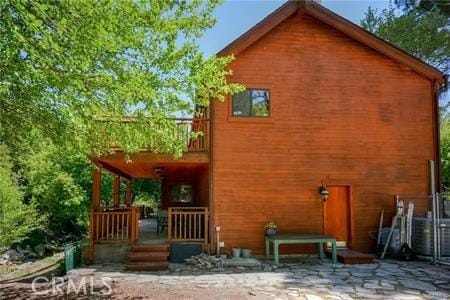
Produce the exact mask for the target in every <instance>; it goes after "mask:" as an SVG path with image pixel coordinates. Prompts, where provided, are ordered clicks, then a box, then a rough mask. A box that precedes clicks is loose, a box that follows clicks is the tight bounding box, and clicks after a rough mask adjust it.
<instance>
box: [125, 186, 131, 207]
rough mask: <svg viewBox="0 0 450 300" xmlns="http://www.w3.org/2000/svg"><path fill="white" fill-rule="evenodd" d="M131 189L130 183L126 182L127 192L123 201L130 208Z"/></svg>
mask: <svg viewBox="0 0 450 300" xmlns="http://www.w3.org/2000/svg"><path fill="white" fill-rule="evenodd" d="M131 188H132V183H131V181H127V191H126V194H125V200H126V203H127V206H131V199H132V194H131Z"/></svg>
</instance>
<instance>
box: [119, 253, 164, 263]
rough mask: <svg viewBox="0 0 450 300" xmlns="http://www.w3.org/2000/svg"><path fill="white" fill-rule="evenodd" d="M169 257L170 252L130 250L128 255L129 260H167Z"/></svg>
mask: <svg viewBox="0 0 450 300" xmlns="http://www.w3.org/2000/svg"><path fill="white" fill-rule="evenodd" d="M168 257H169V252H130V254H129V255H128V261H130V262H137V261H141V262H146V261H167V258H168Z"/></svg>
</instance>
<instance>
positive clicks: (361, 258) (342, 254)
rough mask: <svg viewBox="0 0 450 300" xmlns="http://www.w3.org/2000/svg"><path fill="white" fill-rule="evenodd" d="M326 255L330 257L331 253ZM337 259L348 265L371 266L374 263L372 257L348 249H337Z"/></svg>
mask: <svg viewBox="0 0 450 300" xmlns="http://www.w3.org/2000/svg"><path fill="white" fill-rule="evenodd" d="M327 254H328V255H329V256H331V252H328V253H327ZM337 258H338V261H340V262H342V263H344V264H349V265H356V264H373V263H374V262H375V261H374V259H373V256H372V255H370V254H365V253H361V252H358V251H355V250H350V249H338V252H337Z"/></svg>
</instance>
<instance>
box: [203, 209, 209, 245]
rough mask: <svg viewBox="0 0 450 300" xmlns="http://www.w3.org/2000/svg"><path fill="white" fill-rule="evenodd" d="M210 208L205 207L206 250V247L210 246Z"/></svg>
mask: <svg viewBox="0 0 450 300" xmlns="http://www.w3.org/2000/svg"><path fill="white" fill-rule="evenodd" d="M208 215H209V214H208V208H207V207H206V208H205V229H204V230H205V241H204V245H205V248H204V249H205V250H206V247H208V231H209V227H208Z"/></svg>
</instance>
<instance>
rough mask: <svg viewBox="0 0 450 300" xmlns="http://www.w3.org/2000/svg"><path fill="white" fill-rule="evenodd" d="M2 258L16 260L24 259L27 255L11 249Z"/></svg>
mask: <svg viewBox="0 0 450 300" xmlns="http://www.w3.org/2000/svg"><path fill="white" fill-rule="evenodd" d="M2 258H3V259H4V260H7V261H10V262H15V261H19V260H22V259H24V258H25V256H24V255H23V254H22V253H20V252H18V251H16V250H14V249H9V250H8V251H6V252H5V253H4V254H3V256H2Z"/></svg>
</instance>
